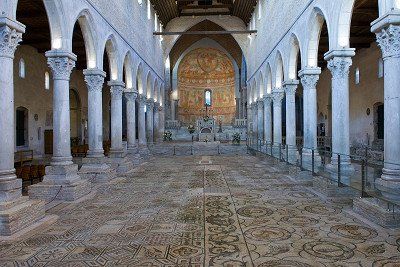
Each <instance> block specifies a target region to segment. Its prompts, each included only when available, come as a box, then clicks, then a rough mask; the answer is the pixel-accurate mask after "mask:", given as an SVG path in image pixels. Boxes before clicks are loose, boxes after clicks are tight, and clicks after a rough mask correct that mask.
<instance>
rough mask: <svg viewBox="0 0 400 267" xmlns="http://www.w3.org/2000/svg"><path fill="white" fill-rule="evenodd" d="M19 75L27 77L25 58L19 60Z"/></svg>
mask: <svg viewBox="0 0 400 267" xmlns="http://www.w3.org/2000/svg"><path fill="white" fill-rule="evenodd" d="M19 77H20V78H22V79H24V78H25V60H24V59H23V58H21V59H20V60H19Z"/></svg>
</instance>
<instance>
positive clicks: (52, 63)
mask: <svg viewBox="0 0 400 267" xmlns="http://www.w3.org/2000/svg"><path fill="white" fill-rule="evenodd" d="M46 57H47V64H48V65H49V67H50V69H51V71H52V73H53V79H54V80H69V79H70V77H71V72H72V70H73V68H75V61H76V55H74V54H73V53H70V52H67V51H58V50H51V51H48V52H46Z"/></svg>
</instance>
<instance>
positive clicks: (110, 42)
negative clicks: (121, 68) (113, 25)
mask: <svg viewBox="0 0 400 267" xmlns="http://www.w3.org/2000/svg"><path fill="white" fill-rule="evenodd" d="M104 49H105V51H106V53H107V56H108V59H109V63H110V64H109V67H110V69H109V73H110V77H111V80H117V79H118V50H117V42H116V40H115V37H114V35H113V34H110V35H109V36H108V38H107V39H106V40H105V42H104V44H103V46H102V50H101V51H104ZM103 61H104V58H101V62H103Z"/></svg>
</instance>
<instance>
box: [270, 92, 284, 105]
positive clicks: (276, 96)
mask: <svg viewBox="0 0 400 267" xmlns="http://www.w3.org/2000/svg"><path fill="white" fill-rule="evenodd" d="M284 96H285V94H284V92H283V90H276V91H274V92H272V99H273V101H274V105H282V100H283V97H284Z"/></svg>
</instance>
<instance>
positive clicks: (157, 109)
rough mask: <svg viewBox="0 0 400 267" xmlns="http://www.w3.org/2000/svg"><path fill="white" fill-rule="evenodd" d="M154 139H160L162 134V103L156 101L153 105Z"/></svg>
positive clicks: (156, 140)
mask: <svg viewBox="0 0 400 267" xmlns="http://www.w3.org/2000/svg"><path fill="white" fill-rule="evenodd" d="M153 117H154V120H153V141H154V142H158V141H159V135H160V104H159V103H157V102H155V103H154V107H153Z"/></svg>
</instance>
